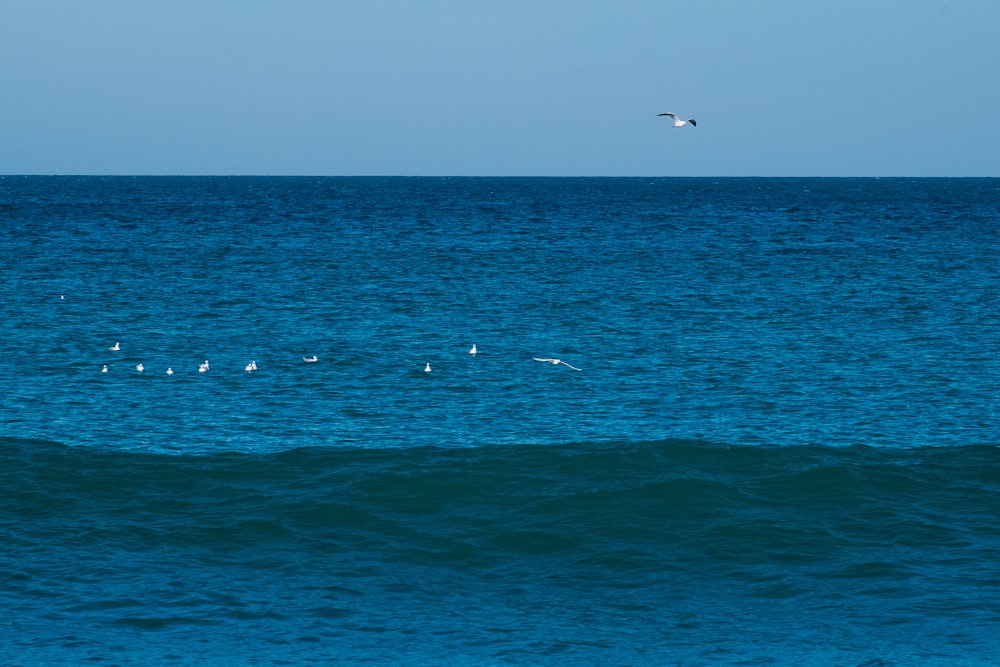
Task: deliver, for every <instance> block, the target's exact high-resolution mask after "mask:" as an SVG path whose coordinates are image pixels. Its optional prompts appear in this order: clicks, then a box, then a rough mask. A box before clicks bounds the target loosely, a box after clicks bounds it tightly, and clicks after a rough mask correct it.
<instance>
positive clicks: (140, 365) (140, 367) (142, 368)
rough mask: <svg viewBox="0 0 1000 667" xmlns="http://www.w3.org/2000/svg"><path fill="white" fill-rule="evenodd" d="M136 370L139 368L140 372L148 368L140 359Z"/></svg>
mask: <svg viewBox="0 0 1000 667" xmlns="http://www.w3.org/2000/svg"><path fill="white" fill-rule="evenodd" d="M135 370H137V371H139V372H140V373H141V372H143V371H144V370H146V367H145V366H143V365H142V362H141V361H140V362H139V364H138V365H137V366H136V367H135Z"/></svg>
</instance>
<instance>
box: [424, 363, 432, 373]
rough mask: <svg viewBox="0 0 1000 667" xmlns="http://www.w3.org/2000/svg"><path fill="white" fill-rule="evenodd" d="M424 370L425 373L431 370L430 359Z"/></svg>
mask: <svg viewBox="0 0 1000 667" xmlns="http://www.w3.org/2000/svg"><path fill="white" fill-rule="evenodd" d="M424 372H425V373H430V372H431V363H430V362H429V361H428V362H427V365H426V366H424Z"/></svg>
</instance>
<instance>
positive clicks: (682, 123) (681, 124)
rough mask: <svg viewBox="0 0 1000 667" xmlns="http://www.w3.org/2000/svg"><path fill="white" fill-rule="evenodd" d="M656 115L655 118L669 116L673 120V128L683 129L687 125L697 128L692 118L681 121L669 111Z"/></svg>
mask: <svg viewBox="0 0 1000 667" xmlns="http://www.w3.org/2000/svg"><path fill="white" fill-rule="evenodd" d="M656 115H657V116H670V117H671V118H673V119H674V125H673V126H674V127H684V126H685V125H687V124H688V123H691V125H692V126H693V127H697V126H698V123H696V122H695V121H694V118H688V119H687V120H681V119H680V118H678V117H677V114H675V113H671V112H669V111H668V112H667V113H658V114H656Z"/></svg>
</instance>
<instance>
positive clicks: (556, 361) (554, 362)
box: [532, 357, 580, 371]
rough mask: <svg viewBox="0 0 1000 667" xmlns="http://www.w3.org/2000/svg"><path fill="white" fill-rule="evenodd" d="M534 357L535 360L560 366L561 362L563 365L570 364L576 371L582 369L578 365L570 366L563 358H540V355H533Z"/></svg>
mask: <svg viewBox="0 0 1000 667" xmlns="http://www.w3.org/2000/svg"><path fill="white" fill-rule="evenodd" d="M532 359H534V360H535V361H544V362H545V363H548V364H552V365H553V366H558V365H559V364H562V365H563V366H569V367H570V368H572V369H573V370H574V371H578V370H580V369H579V368H577V367H576V366H570V365H569V364H567V363H566V362H565V361H563V360H562V359H539V358H538V357H532Z"/></svg>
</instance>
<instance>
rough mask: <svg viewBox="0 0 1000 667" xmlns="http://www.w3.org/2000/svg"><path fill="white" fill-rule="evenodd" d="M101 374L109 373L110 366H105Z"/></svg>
mask: <svg viewBox="0 0 1000 667" xmlns="http://www.w3.org/2000/svg"><path fill="white" fill-rule="evenodd" d="M101 372H102V373H107V372H108V365H107V364H104V368H102V369H101Z"/></svg>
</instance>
